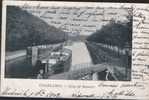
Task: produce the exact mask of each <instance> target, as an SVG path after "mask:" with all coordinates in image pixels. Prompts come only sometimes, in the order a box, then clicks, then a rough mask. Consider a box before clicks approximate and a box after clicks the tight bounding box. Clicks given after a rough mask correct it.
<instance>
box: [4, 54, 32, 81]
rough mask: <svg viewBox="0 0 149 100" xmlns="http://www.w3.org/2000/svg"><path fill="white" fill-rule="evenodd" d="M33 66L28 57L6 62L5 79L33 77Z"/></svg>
mask: <svg viewBox="0 0 149 100" xmlns="http://www.w3.org/2000/svg"><path fill="white" fill-rule="evenodd" d="M32 70H33V68H32V65H31V62H30V60H29V59H27V58H26V56H23V57H19V58H16V59H13V60H11V61H6V64H5V77H6V78H29V77H31V76H33V75H32Z"/></svg>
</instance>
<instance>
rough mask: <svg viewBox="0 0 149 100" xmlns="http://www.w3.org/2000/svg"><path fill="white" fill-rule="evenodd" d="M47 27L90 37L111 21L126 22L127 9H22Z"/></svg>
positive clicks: (56, 7)
mask: <svg viewBox="0 0 149 100" xmlns="http://www.w3.org/2000/svg"><path fill="white" fill-rule="evenodd" d="M22 9H24V10H26V11H28V12H29V13H31V14H32V15H35V16H37V17H39V18H40V19H42V20H43V21H45V22H46V23H48V24H49V25H52V26H55V27H56V28H60V29H61V30H63V31H65V32H68V33H70V34H72V35H76V34H80V35H91V34H92V33H94V32H96V30H100V29H101V27H102V26H103V25H106V24H108V23H109V22H110V20H111V19H113V20H115V21H120V22H127V18H126V16H127V15H128V14H129V13H128V9H115V8H97V7H60V6H55V7H52V6H51V7H48V8H47V7H41V8H40V9H39V8H38V9H37V8H36V9H35V8H34V7H33V8H27V7H26V8H22Z"/></svg>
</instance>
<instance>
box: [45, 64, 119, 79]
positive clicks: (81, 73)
mask: <svg viewBox="0 0 149 100" xmlns="http://www.w3.org/2000/svg"><path fill="white" fill-rule="evenodd" d="M113 67H115V66H112V65H109V64H106V63H103V64H96V65H90V66H88V67H85V68H80V69H77V70H73V71H72V70H70V71H68V72H64V73H62V74H56V75H52V76H49V77H47V78H49V79H66V80H67V79H68V80H78V79H81V78H82V77H85V76H86V75H91V76H93V74H95V73H100V72H102V71H105V70H106V71H107V74H106V75H105V80H109V79H108V76H109V75H111V77H113V79H114V80H116V81H117V80H118V79H117V77H116V76H115V75H114V72H113V71H112V70H111V69H110V68H113ZM99 80H100V79H99Z"/></svg>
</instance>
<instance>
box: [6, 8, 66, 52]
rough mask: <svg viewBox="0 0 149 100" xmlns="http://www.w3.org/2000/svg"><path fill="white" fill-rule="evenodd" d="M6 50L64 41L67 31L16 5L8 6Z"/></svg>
mask: <svg viewBox="0 0 149 100" xmlns="http://www.w3.org/2000/svg"><path fill="white" fill-rule="evenodd" d="M6 25H7V26H6V27H7V29H6V50H9V51H10V50H18V49H25V48H26V47H27V46H32V45H40V44H53V43H59V42H63V41H65V39H66V33H65V32H63V31H61V30H59V29H57V28H55V27H54V26H50V25H48V24H47V23H46V22H44V21H43V20H41V19H40V18H38V17H35V16H33V15H31V14H30V13H28V12H27V11H25V10H22V9H21V8H19V7H16V6H8V7H7V23H6Z"/></svg>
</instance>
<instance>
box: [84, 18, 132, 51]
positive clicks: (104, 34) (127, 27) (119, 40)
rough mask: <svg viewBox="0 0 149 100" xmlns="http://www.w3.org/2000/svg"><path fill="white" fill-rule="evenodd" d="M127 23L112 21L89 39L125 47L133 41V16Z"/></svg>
mask: <svg viewBox="0 0 149 100" xmlns="http://www.w3.org/2000/svg"><path fill="white" fill-rule="evenodd" d="M127 18H129V19H128V20H129V21H128V22H127V23H122V22H115V21H111V22H110V23H109V24H107V25H105V26H103V27H102V28H101V29H100V30H97V31H96V32H95V33H93V34H92V35H90V36H89V37H88V38H87V40H88V41H92V42H97V43H104V44H108V45H113V46H118V47H120V48H124V47H125V45H126V44H129V45H131V42H132V18H130V17H127Z"/></svg>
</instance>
